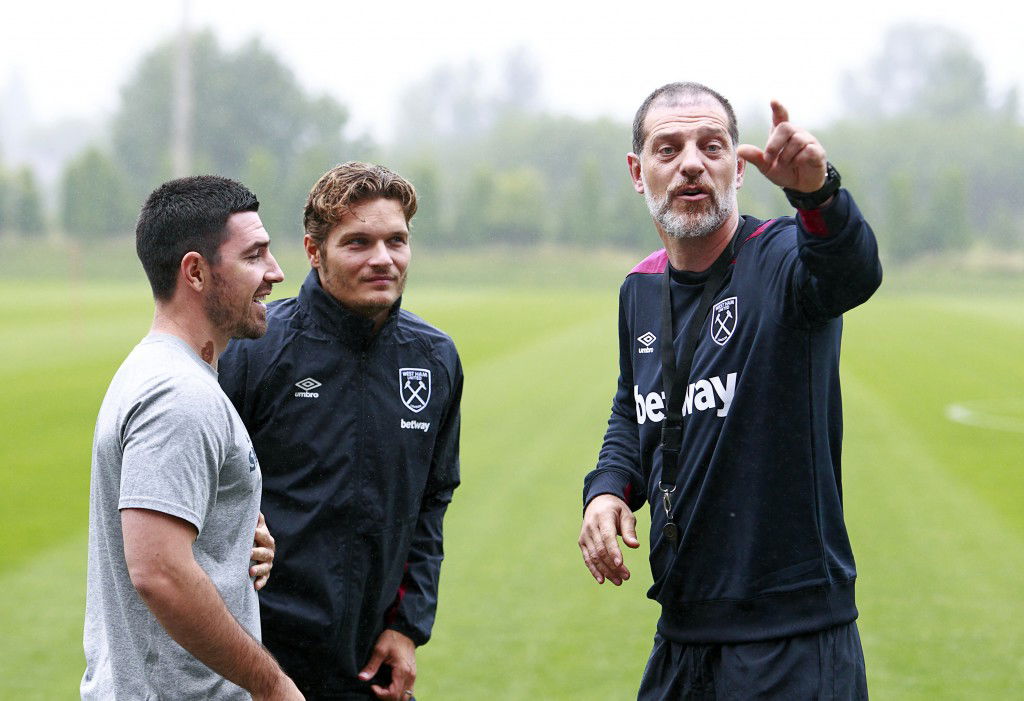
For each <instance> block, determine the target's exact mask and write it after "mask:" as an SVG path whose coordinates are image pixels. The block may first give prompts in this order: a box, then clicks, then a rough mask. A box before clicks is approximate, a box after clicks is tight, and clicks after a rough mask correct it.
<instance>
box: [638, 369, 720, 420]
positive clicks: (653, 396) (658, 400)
mask: <svg viewBox="0 0 1024 701" xmlns="http://www.w3.org/2000/svg"><path fill="white" fill-rule="evenodd" d="M735 393H736V373H734V372H730V373H729V374H728V375H726V376H725V379H724V380H723V379H722V378H721V377H709V378H708V379H706V380H697V381H696V382H694V383H692V384H690V385H687V387H686V396H685V397H684V398H683V416H686V415H687V414H692V413H693V412H695V411H707V410H709V409H715V410H717V413H718V415H719V416H727V415H728V414H729V407H730V406H732V398H733V395H734V394H735ZM633 401H635V402H636V422H637V423H638V424H642V423H646V422H647V421H652V422H654V423H658V422H659V421H664V420H665V411H664V409H665V393H664V392H651V393H650V394H647V395H642V394H640V386H639V385H633Z"/></svg>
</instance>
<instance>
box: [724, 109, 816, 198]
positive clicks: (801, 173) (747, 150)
mask: <svg viewBox="0 0 1024 701" xmlns="http://www.w3.org/2000/svg"><path fill="white" fill-rule="evenodd" d="M736 155H738V156H739V157H740V158H742V159H743V160H745V161H747V162H748V163H751V164H753V165H754V166H755V167H756V168H757V169H758V170H759V171H761V172H762V173H764V176H765V177H766V178H768V179H769V180H771V181H772V182H773V183H775V184H776V185H778V186H779V187H788V188H790V189H792V190H797V191H798V192H814V191H815V190H817V189H819V188H820V187H821V186H822V185H824V184H825V165H826V160H827V159H826V157H825V149H824V147H822V145H821V144H820V143H818V140H817V139H816V138H814V135H813V134H811V133H810V132H809V131H807V130H806V129H801V128H800V127H797V126H794V125H793V124H792V123H791V122H790V121H789V111H788V110H787V109H786V108H785V107H783V106H782V104H781V103H779V102H777V101H776V100H772V130H771V132H770V133H769V134H768V143H767V144H765V147H764V149H763V150H762V149H759V148H757V147H756V146H751V145H750V144H740V145H739V146H738V147H737V148H736Z"/></svg>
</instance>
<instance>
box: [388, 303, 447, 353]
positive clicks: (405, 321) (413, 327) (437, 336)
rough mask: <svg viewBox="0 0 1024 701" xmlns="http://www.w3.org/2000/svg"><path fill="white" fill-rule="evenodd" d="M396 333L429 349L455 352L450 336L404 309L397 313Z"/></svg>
mask: <svg viewBox="0 0 1024 701" xmlns="http://www.w3.org/2000/svg"><path fill="white" fill-rule="evenodd" d="M397 333H398V335H399V336H400V337H402V338H406V339H416V340H418V341H421V342H423V343H426V344H427V345H429V346H430V347H431V348H441V349H446V350H450V351H451V352H455V341H453V340H452V338H451V336H449V335H448V334H446V333H445V332H444V331H442V330H441V329H439V328H437V327H436V326H434V325H433V324H430V323H428V322H426V321H424V320H423V318H421V317H419V316H417V315H416V314H413V313H412V312H410V311H408V310H406V309H400V310H399V311H398V320H397Z"/></svg>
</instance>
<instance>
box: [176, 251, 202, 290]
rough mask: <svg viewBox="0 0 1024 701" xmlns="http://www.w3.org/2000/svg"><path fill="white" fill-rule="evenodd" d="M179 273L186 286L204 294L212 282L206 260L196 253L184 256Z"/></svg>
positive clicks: (190, 252)
mask: <svg viewBox="0 0 1024 701" xmlns="http://www.w3.org/2000/svg"><path fill="white" fill-rule="evenodd" d="M179 272H180V273H181V279H182V280H183V281H184V283H185V285H187V286H188V287H190V288H192V289H193V290H195V291H196V292H202V291H203V288H204V287H205V286H206V283H208V282H209V280H210V268H209V266H208V265H207V264H206V259H205V258H203V256H202V255H200V254H199V253H197V252H196V251H189V252H188V253H186V254H185V255H184V256H182V258H181V266H180V268H179Z"/></svg>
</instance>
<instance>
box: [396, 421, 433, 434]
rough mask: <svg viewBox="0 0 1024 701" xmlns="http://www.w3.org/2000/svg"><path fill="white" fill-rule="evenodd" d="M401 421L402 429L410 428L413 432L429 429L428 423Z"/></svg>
mask: <svg viewBox="0 0 1024 701" xmlns="http://www.w3.org/2000/svg"><path fill="white" fill-rule="evenodd" d="M401 421H402V428H411V429H413V430H415V431H426V430H427V429H429V428H430V422H429V421H406V420H405V419H401Z"/></svg>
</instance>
